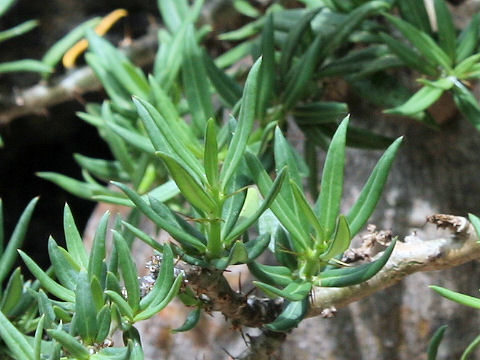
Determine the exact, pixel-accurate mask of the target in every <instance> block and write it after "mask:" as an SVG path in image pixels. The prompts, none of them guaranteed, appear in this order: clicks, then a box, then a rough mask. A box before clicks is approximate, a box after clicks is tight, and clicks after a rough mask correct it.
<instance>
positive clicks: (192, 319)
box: [172, 307, 202, 333]
mask: <svg viewBox="0 0 480 360" xmlns="http://www.w3.org/2000/svg"><path fill="white" fill-rule="evenodd" d="M201 313H202V308H200V307H197V308H195V309H194V310H192V311H190V313H189V314H188V316H187V318H186V319H185V322H184V323H183V325H182V326H180V327H178V328H176V329H173V330H172V332H173V333H179V332H184V331H188V330H191V329H193V328H194V327H195V326H196V325H197V324H198V321H199V320H200V315H201Z"/></svg>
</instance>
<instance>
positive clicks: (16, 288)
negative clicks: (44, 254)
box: [0, 268, 23, 316]
mask: <svg viewBox="0 0 480 360" xmlns="http://www.w3.org/2000/svg"><path fill="white" fill-rule="evenodd" d="M22 295H23V276H22V273H21V271H20V268H16V269H15V271H14V272H13V273H12V275H11V276H10V278H9V279H8V283H7V286H6V288H5V290H4V292H3V294H2V301H1V303H0V310H1V311H2V313H4V314H5V315H6V316H9V315H10V311H12V310H13V309H14V308H15V307H16V306H17V305H18V304H19V303H20V300H21V297H22Z"/></svg>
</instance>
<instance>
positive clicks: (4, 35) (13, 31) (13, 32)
mask: <svg viewBox="0 0 480 360" xmlns="http://www.w3.org/2000/svg"><path fill="white" fill-rule="evenodd" d="M37 26H38V21H37V20H28V21H25V22H23V23H21V24H19V25H16V26H14V27H12V28H10V29H8V30H4V31H0V42H3V41H5V40H8V39H11V38H14V37H17V36H20V35H23V34H25V33H27V32H29V31H30V30H32V29H34V28H36V27H37Z"/></svg>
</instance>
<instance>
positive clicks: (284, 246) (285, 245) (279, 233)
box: [274, 226, 298, 270]
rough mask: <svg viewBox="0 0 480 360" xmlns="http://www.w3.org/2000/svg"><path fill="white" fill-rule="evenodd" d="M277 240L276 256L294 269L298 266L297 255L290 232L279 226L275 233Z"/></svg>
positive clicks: (279, 260)
mask: <svg viewBox="0 0 480 360" xmlns="http://www.w3.org/2000/svg"><path fill="white" fill-rule="evenodd" d="M274 240H275V248H274V249H275V252H274V255H275V258H276V259H277V261H278V262H279V263H280V264H281V265H283V266H286V267H288V268H290V269H292V270H294V269H296V268H297V265H298V263H297V257H296V256H295V254H294V253H293V250H292V245H291V244H290V239H289V238H288V233H287V232H286V231H285V230H283V228H282V227H281V226H279V227H278V228H277V230H276V232H275V235H274Z"/></svg>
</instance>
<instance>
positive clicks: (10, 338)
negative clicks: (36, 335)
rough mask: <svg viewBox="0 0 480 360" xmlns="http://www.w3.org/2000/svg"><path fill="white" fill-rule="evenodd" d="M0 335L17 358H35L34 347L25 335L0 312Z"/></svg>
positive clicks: (28, 359)
mask: <svg viewBox="0 0 480 360" xmlns="http://www.w3.org/2000/svg"><path fill="white" fill-rule="evenodd" d="M0 336H1V337H2V339H3V341H4V342H5V344H7V346H8V348H9V349H10V351H11V352H12V353H13V354H14V355H15V357H16V358H17V359H27V360H35V358H34V349H33V347H32V346H31V345H30V344H29V343H28V341H27V339H26V337H25V335H23V334H22V333H21V332H20V331H18V330H17V329H16V328H15V326H13V324H12V323H11V322H10V321H9V320H8V319H7V317H6V316H5V315H4V314H3V313H2V312H0Z"/></svg>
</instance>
